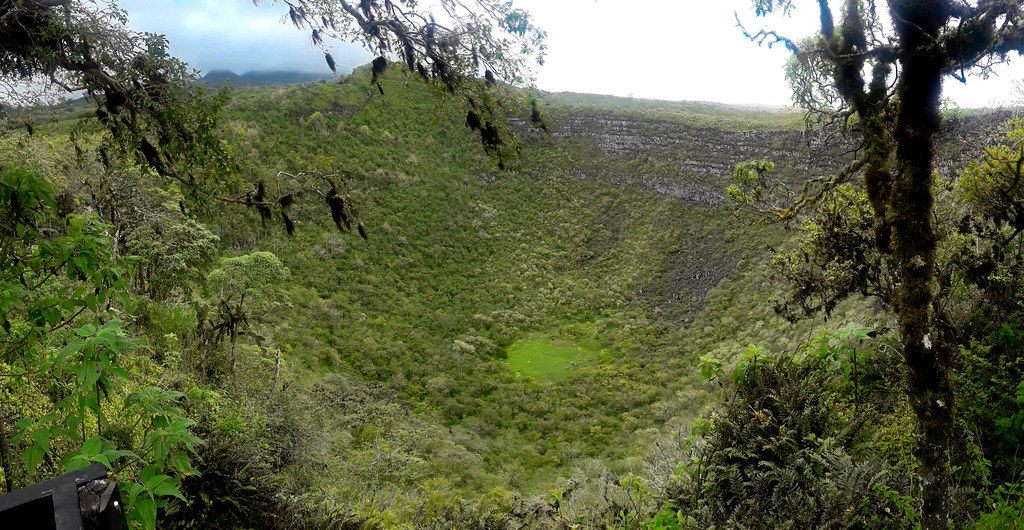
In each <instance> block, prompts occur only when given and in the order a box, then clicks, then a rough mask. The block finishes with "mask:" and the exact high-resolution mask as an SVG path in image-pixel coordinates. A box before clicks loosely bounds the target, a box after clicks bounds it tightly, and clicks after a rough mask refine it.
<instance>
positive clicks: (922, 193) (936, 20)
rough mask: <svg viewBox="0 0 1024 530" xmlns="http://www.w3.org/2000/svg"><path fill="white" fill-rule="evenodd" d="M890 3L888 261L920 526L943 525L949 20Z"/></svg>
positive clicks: (930, 5)
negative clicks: (941, 172)
mask: <svg viewBox="0 0 1024 530" xmlns="http://www.w3.org/2000/svg"><path fill="white" fill-rule="evenodd" d="M890 5H891V8H892V10H893V15H894V17H893V18H894V25H895V28H896V31H897V33H898V35H899V38H900V44H901V51H900V53H899V62H900V66H901V68H902V74H901V76H900V78H899V84H898V86H897V100H898V102H897V115H896V128H895V132H894V139H895V142H896V171H895V176H894V179H893V183H892V191H891V195H890V197H889V209H888V212H887V218H888V220H889V223H890V225H891V227H892V246H891V250H892V258H893V261H894V264H895V265H896V269H897V270H898V271H899V279H900V285H899V289H898V290H897V292H896V300H895V302H896V312H897V314H898V316H899V329H900V336H901V340H902V344H903V357H904V359H905V360H906V363H907V368H908V372H909V381H908V384H907V391H908V395H909V398H910V404H911V406H912V407H913V409H914V413H915V414H916V416H917V422H918V446H917V459H918V464H919V465H920V469H921V481H922V484H921V488H922V500H923V503H924V504H923V507H922V518H923V521H922V522H923V526H924V527H925V528H947V527H948V526H949V523H950V520H949V509H948V504H949V502H948V494H949V482H950V479H951V469H950V462H949V458H950V454H949V441H950V429H951V428H952V426H953V391H952V384H951V380H950V379H951V378H950V375H951V374H950V369H951V362H952V355H951V352H952V351H953V350H954V349H955V347H954V345H953V344H948V343H947V339H946V338H944V337H940V336H939V335H938V334H936V333H935V332H934V331H933V329H932V328H933V308H932V303H933V301H934V288H935V250H936V246H937V238H936V235H935V230H934V227H933V226H932V217H933V209H934V203H935V196H934V195H935V193H934V190H933V181H934V167H933V161H934V159H935V145H934V143H935V135H936V134H937V133H938V132H939V127H940V125H941V113H940V98H941V94H942V69H943V65H944V64H945V60H944V57H943V54H942V53H941V50H940V49H939V48H938V47H937V46H934V43H935V42H937V41H938V38H939V33H940V31H941V29H942V28H943V26H945V24H946V21H947V20H948V18H949V7H948V3H947V2H944V1H925V0H898V1H893V2H891V4H890Z"/></svg>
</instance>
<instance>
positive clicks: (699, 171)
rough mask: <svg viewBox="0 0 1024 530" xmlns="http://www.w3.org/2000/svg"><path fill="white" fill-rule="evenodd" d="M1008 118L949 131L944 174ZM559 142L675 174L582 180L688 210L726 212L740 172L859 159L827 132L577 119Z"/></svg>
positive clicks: (807, 171)
mask: <svg viewBox="0 0 1024 530" xmlns="http://www.w3.org/2000/svg"><path fill="white" fill-rule="evenodd" d="M1007 118H1009V112H992V113H987V114H980V115H973V116H969V117H965V118H958V119H955V120H951V121H948V122H947V123H946V132H945V133H944V134H943V137H942V138H941V140H940V149H939V153H940V157H939V160H938V162H937V169H938V170H939V172H940V173H941V174H943V175H944V176H955V175H956V173H958V172H959V171H960V169H961V168H962V167H963V166H964V165H965V164H966V163H967V162H968V161H969V160H970V159H972V158H973V157H975V156H976V155H977V151H978V147H979V146H980V145H984V144H985V143H987V142H990V141H991V140H992V139H994V137H995V136H997V135H998V133H999V131H1001V130H1002V127H1003V123H1005V121H1006V119H1007ZM552 138H553V139H555V140H559V141H586V142H589V143H591V144H592V145H593V146H594V147H595V148H596V149H597V150H598V151H599V152H600V153H601V154H603V155H606V156H609V157H612V158H617V159H648V160H656V161H658V162H659V163H660V164H659V165H660V166H661V167H664V165H665V163H670V164H671V165H672V166H673V167H674V168H675V171H674V172H666V171H664V170H663V169H662V170H659V171H636V172H622V171H616V170H608V169H605V168H594V167H581V168H578V169H577V170H576V171H575V174H576V176H578V177H580V178H601V179H604V180H608V181H610V182H613V183H617V184H627V185H635V186H638V187H640V188H642V189H645V190H647V191H650V192H651V193H655V194H659V195H666V196H669V197H673V198H676V199H679V200H681V201H683V202H685V203H689V204H701V205H705V206H720V205H722V204H723V203H724V189H725V187H726V186H727V185H728V182H729V179H730V178H731V175H732V172H733V169H734V168H735V167H736V165H737V164H739V163H741V162H745V161H748V160H756V159H762V158H766V159H769V160H772V161H773V162H775V163H776V164H777V165H778V167H779V170H780V171H781V172H783V174H784V175H787V176H789V177H790V178H792V179H794V180H803V179H805V178H807V177H810V176H821V175H827V174H831V173H835V172H837V171H839V170H841V169H842V168H843V167H844V166H845V165H846V164H847V163H849V161H850V160H852V158H853V156H854V152H853V149H854V148H855V146H856V142H855V141H854V139H853V138H852V137H844V136H842V135H838V134H827V133H823V132H821V131H812V132H807V131H794V130H784V131H772V130H752V131H726V130H720V129H713V128H703V127H693V126H688V125H685V124H681V123H677V122H670V121H658V120H649V119H644V118H641V117H635V118H634V117H623V116H611V115H571V116H568V117H566V118H565V119H564V120H562V122H561V123H559V124H558V125H557V126H556V127H555V128H554V131H553V134H552Z"/></svg>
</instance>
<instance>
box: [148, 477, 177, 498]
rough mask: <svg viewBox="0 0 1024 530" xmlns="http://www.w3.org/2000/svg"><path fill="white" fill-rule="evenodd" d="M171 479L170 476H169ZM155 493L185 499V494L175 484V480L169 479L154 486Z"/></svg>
mask: <svg viewBox="0 0 1024 530" xmlns="http://www.w3.org/2000/svg"><path fill="white" fill-rule="evenodd" d="M168 479H170V477H168ZM153 495H157V496H160V497H177V498H178V499H181V500H182V501H185V496H184V495H182V494H181V490H179V489H178V486H176V485H175V484H174V481H173V480H167V481H165V482H162V483H160V485H158V486H156V487H155V488H153Z"/></svg>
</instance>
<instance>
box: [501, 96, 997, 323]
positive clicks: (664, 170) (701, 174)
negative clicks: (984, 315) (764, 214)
mask: <svg viewBox="0 0 1024 530" xmlns="http://www.w3.org/2000/svg"><path fill="white" fill-rule="evenodd" d="M1009 117H1010V113H1009V112H991V113H986V114H976V115H972V116H968V117H963V118H958V119H954V120H949V121H947V123H946V124H945V132H944V133H943V135H942V137H941V138H940V142H939V147H938V150H937V151H938V160H937V163H936V169H937V170H938V171H939V172H940V174H942V175H943V176H944V177H955V176H956V175H957V174H958V173H959V172H960V171H961V169H962V168H963V167H964V166H965V165H966V164H967V163H968V162H969V161H970V160H972V159H974V158H976V157H977V156H978V155H979V154H980V146H982V145H986V144H990V143H992V142H993V141H994V140H996V139H997V138H998V137H999V136H1000V134H1001V133H1002V131H1003V130H1004V123H1005V122H1006V120H1007V119H1008V118H1009ZM519 125H520V126H522V127H523V128H524V129H525V128H526V126H525V124H523V123H520V124H519ZM527 137H528V138H532V140H531V141H550V140H551V139H553V140H555V141H556V142H563V143H576V144H579V143H580V142H582V143H583V144H585V145H586V144H589V145H590V146H591V147H592V149H593V150H595V151H596V152H597V153H599V155H602V156H598V157H595V158H600V159H601V160H589V159H587V158H586V157H584V160H583V163H581V164H580V165H578V166H576V167H574V168H572V169H571V170H569V173H570V174H571V175H572V176H575V177H577V178H580V179H585V180H598V179H599V180H604V181H607V182H611V183H613V184H616V185H621V186H635V187H638V188H640V189H643V190H646V191H648V192H650V193H653V194H656V195H661V196H666V197H671V198H673V199H676V200H678V201H680V202H681V203H682V204H683V205H685V206H686V207H693V208H698V209H700V210H701V214H700V215H701V217H703V216H721V215H728V214H727V213H726V212H725V201H726V199H725V188H726V187H727V186H728V184H729V181H730V179H731V178H732V173H733V169H734V168H735V167H736V165H737V164H739V163H741V162H745V161H749V160H756V159H762V158H766V159H769V160H772V161H773V162H775V163H776V164H777V167H778V168H779V171H780V172H781V174H782V175H783V176H785V177H786V178H788V179H790V180H792V181H793V182H794V183H798V182H801V181H803V180H805V179H807V178H809V177H816V176H823V175H829V174H835V173H836V172H838V171H840V170H841V169H842V168H844V167H845V166H846V165H847V164H849V162H850V161H851V160H852V159H853V157H854V156H855V154H856V152H855V147H856V145H857V143H856V141H855V138H853V137H850V136H845V137H844V136H843V135H842V134H827V133H824V132H821V131H816V132H807V131H801V130H783V131H776V130H750V131H728V130H721V129H715V128H708V127H695V126H689V125H686V124H683V123H679V122H672V121H659V120H651V119H646V118H643V117H639V116H637V117H629V116H620V115H614V116H613V115H610V114H605V115H601V114H592V115H583V114H570V115H568V116H565V117H563V118H562V119H560V120H559V123H556V124H554V127H552V135H551V139H548V138H546V137H545V136H538V135H535V134H534V133H527ZM597 153H595V154H597ZM614 223H615V221H614V216H611V217H610V218H609V219H608V220H605V221H604V222H603V224H602V226H600V227H598V231H600V232H602V233H605V234H606V235H608V236H614V234H615V231H616V227H615V226H614ZM697 233H698V234H700V235H697V236H693V237H691V238H690V239H689V240H687V241H685V242H683V244H682V250H680V251H678V252H674V253H672V254H670V255H668V256H666V258H665V263H664V266H663V270H662V273H661V274H660V275H659V277H656V278H652V280H651V284H650V285H649V286H648V287H646V288H645V289H644V291H643V293H640V295H641V296H643V297H645V298H647V299H649V300H650V301H651V303H652V304H653V305H655V306H657V307H660V308H661V309H662V310H664V311H665V313H666V316H668V317H669V318H670V319H672V320H678V321H681V322H686V321H689V320H691V319H692V317H693V315H694V314H696V312H698V311H700V309H701V308H702V307H703V305H704V301H705V299H706V296H707V294H708V293H709V292H710V291H711V289H712V288H714V287H715V286H716V285H717V284H718V283H719V282H720V281H722V280H724V279H726V278H727V277H729V275H731V274H732V273H733V272H734V271H735V270H736V266H737V263H738V262H739V261H740V260H742V259H744V258H750V257H754V256H757V255H763V253H764V252H766V249H765V248H757V249H738V248H735V245H733V246H731V247H730V245H723V244H722V243H721V241H720V239H721V238H722V237H723V234H708V233H704V232H697Z"/></svg>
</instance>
